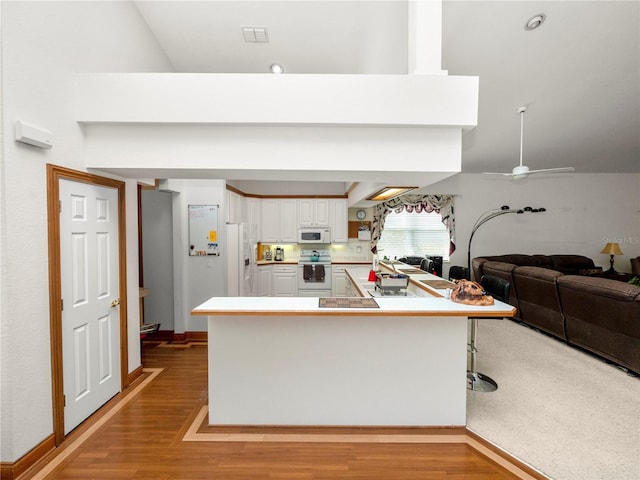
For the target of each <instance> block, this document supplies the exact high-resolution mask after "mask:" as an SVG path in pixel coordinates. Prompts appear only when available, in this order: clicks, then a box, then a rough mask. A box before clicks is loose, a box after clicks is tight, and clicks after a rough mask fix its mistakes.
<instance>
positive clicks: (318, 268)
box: [298, 250, 331, 297]
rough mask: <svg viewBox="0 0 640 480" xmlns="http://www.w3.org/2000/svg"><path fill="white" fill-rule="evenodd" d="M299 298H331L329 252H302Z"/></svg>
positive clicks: (299, 272) (299, 265)
mask: <svg viewBox="0 0 640 480" xmlns="http://www.w3.org/2000/svg"><path fill="white" fill-rule="evenodd" d="M298 296H299V297H330V296H331V255H330V253H329V250H302V251H301V252H300V258H299V259H298Z"/></svg>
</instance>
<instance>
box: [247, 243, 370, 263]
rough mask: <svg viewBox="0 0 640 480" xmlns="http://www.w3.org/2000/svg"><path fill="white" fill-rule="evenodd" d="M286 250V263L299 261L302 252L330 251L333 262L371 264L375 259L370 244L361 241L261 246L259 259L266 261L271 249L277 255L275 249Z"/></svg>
mask: <svg viewBox="0 0 640 480" xmlns="http://www.w3.org/2000/svg"><path fill="white" fill-rule="evenodd" d="M276 247H281V248H284V260H285V261H289V262H291V261H297V260H298V258H299V257H300V250H314V249H315V250H327V249H328V250H329V252H330V254H331V260H332V261H334V262H335V261H338V262H370V261H372V259H373V257H372V255H371V252H370V251H369V248H370V246H369V242H362V241H359V240H349V241H348V242H347V243H336V244H331V245H311V244H308V245H298V244H297V243H293V244H292V243H278V244H275V243H274V244H272V245H270V244H259V248H258V257H259V258H258V259H259V260H264V251H265V250H266V249H268V248H269V249H271V251H272V252H273V253H275V248H276Z"/></svg>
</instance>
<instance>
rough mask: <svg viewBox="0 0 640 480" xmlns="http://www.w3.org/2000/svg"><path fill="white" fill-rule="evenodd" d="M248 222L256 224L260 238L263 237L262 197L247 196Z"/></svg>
mask: <svg viewBox="0 0 640 480" xmlns="http://www.w3.org/2000/svg"><path fill="white" fill-rule="evenodd" d="M246 200H247V222H248V223H252V224H254V225H255V226H256V232H257V233H258V240H260V238H261V235H262V234H261V232H262V222H261V220H262V212H261V211H260V206H261V205H260V199H259V198H254V197H247V198H246Z"/></svg>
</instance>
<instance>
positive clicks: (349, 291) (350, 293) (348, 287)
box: [334, 275, 358, 297]
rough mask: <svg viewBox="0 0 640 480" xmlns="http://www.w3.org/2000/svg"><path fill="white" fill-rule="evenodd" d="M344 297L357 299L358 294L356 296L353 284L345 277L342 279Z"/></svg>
mask: <svg viewBox="0 0 640 480" xmlns="http://www.w3.org/2000/svg"><path fill="white" fill-rule="evenodd" d="M334 296H336V297H337V296H339V295H334ZM344 296H345V297H357V296H358V294H356V289H355V288H354V286H353V283H351V279H350V278H349V277H347V276H346V275H345V277H344Z"/></svg>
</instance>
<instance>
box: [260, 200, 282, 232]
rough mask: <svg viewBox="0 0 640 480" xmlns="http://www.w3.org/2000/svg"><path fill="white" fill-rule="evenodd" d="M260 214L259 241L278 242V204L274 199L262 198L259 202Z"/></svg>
mask: <svg viewBox="0 0 640 480" xmlns="http://www.w3.org/2000/svg"><path fill="white" fill-rule="evenodd" d="M260 211H261V213H262V215H261V216H262V218H261V229H260V241H261V242H263V243H275V242H279V241H280V204H279V203H278V200H277V199H275V198H263V199H262V200H261V201H260Z"/></svg>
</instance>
